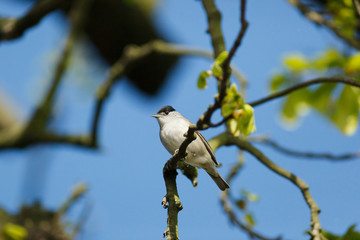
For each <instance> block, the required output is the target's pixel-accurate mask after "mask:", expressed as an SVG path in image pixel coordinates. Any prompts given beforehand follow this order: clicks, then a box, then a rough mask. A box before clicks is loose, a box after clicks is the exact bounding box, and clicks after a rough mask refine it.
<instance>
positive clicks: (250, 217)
mask: <svg viewBox="0 0 360 240" xmlns="http://www.w3.org/2000/svg"><path fill="white" fill-rule="evenodd" d="M244 219H245V221H246V222H247V224H248V226H249V227H253V226H255V219H254V216H253V215H252V214H251V213H247V214H245V216H244Z"/></svg>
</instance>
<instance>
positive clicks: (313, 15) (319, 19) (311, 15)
mask: <svg viewBox="0 0 360 240" xmlns="http://www.w3.org/2000/svg"><path fill="white" fill-rule="evenodd" d="M288 2H289V3H290V4H292V5H293V6H295V7H296V8H297V9H299V11H300V12H301V13H302V14H303V15H304V16H305V17H306V18H308V19H309V20H310V21H312V22H314V23H317V24H319V25H324V26H326V27H328V28H329V29H330V30H331V31H333V33H335V35H336V36H338V37H339V38H341V39H342V40H344V41H345V42H346V43H347V44H349V45H350V46H352V47H354V48H356V49H358V50H360V42H359V41H358V40H355V39H353V38H350V37H347V36H346V35H345V34H343V33H342V32H341V29H339V28H338V27H337V26H336V25H335V24H334V23H333V22H332V21H328V20H326V19H324V18H323V16H322V15H321V14H319V13H318V12H315V11H311V10H310V9H309V8H308V7H307V6H306V5H305V4H302V3H301V2H300V1H299V0H288Z"/></svg>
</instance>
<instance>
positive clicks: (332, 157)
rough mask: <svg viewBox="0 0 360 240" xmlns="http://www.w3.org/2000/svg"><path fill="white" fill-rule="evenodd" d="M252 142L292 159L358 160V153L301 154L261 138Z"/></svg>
mask: <svg viewBox="0 0 360 240" xmlns="http://www.w3.org/2000/svg"><path fill="white" fill-rule="evenodd" d="M248 140H250V139H248ZM254 142H258V143H262V144H266V145H268V146H271V147H273V149H275V150H277V151H279V152H281V153H284V154H287V155H290V156H294V157H301V158H308V159H325V160H330V161H334V162H343V161H345V160H353V159H355V158H360V152H355V153H346V154H341V155H334V154H331V153H314V152H301V151H296V150H292V149H289V148H286V147H283V146H281V145H280V144H278V143H277V142H275V141H273V140H271V139H264V138H263V139H258V140H254Z"/></svg>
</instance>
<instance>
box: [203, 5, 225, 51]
mask: <svg viewBox="0 0 360 240" xmlns="http://www.w3.org/2000/svg"><path fill="white" fill-rule="evenodd" d="M202 4H203V7H204V9H205V12H206V16H207V22H208V24H209V27H208V30H207V32H208V33H209V34H210V36H211V43H212V46H213V49H214V53H215V56H214V58H216V57H217V56H218V55H219V54H220V53H222V52H223V51H225V41H224V37H223V34H222V31H221V13H220V12H219V10H218V9H217V7H216V5H215V2H214V0H202Z"/></svg>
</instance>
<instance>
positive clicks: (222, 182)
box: [209, 173, 230, 191]
mask: <svg viewBox="0 0 360 240" xmlns="http://www.w3.org/2000/svg"><path fill="white" fill-rule="evenodd" d="M209 175H210V177H211V178H212V179H213V180H214V182H215V183H216V185H217V186H218V187H219V188H220V190H221V191H224V190H225V189H227V188H230V186H229V184H228V183H227V182H226V181H225V180H224V179H223V178H222V177H221V176H220V174H218V176H216V177H215V176H213V175H211V174H210V173H209Z"/></svg>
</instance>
